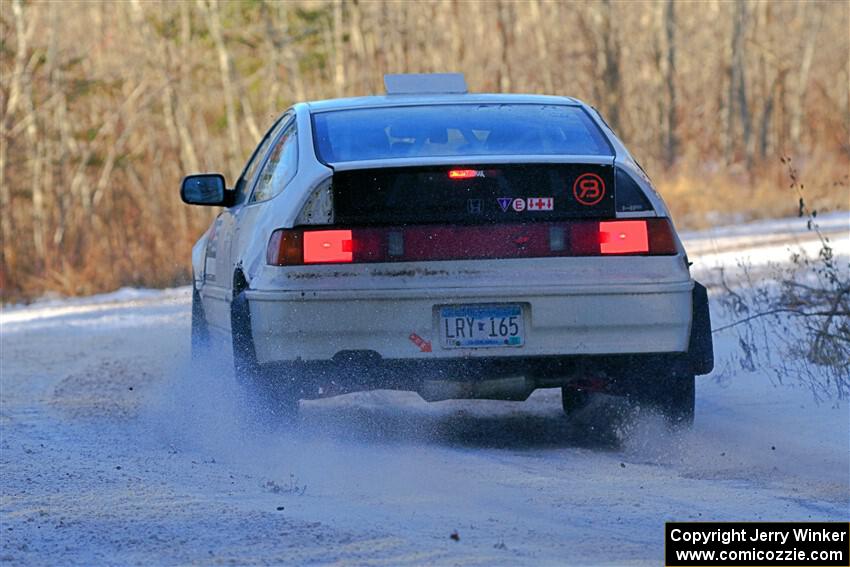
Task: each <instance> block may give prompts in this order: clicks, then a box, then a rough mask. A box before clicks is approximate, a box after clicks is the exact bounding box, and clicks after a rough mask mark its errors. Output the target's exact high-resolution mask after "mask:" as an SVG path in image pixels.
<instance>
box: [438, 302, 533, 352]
mask: <svg viewBox="0 0 850 567" xmlns="http://www.w3.org/2000/svg"><path fill="white" fill-rule="evenodd" d="M440 340H441V342H442V345H443V347H444V348H488V347H520V346H522V345H524V344H525V328H524V326H523V320H522V307H521V306H519V305H452V306H449V307H441V308H440Z"/></svg>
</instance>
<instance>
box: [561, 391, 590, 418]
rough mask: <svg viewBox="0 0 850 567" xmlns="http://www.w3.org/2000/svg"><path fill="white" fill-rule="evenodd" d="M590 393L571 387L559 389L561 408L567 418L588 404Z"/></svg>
mask: <svg viewBox="0 0 850 567" xmlns="http://www.w3.org/2000/svg"><path fill="white" fill-rule="evenodd" d="M591 398H592V392H588V391H587V390H581V389H579V388H575V387H572V386H563V387H561V406H562V407H563V408H564V413H565V414H567V415H568V416H572V415H575V414H576V413H577V412H579V411H581V410H583V409H584V408H586V407H587V405H588V404H589V403H590V400H591Z"/></svg>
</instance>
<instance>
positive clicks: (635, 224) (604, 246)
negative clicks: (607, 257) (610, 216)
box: [599, 220, 649, 254]
mask: <svg viewBox="0 0 850 567" xmlns="http://www.w3.org/2000/svg"><path fill="white" fill-rule="evenodd" d="M599 252H600V254H647V253H648V252H649V236H648V235H647V232H646V221H644V220H629V221H610V222H600V223H599Z"/></svg>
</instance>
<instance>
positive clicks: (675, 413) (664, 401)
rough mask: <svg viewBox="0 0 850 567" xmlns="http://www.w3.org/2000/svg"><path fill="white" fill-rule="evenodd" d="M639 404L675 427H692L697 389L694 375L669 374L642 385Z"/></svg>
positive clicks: (638, 397) (639, 391)
mask: <svg viewBox="0 0 850 567" xmlns="http://www.w3.org/2000/svg"><path fill="white" fill-rule="evenodd" d="M634 397H635V398H637V401H638V403H640V404H642V405H643V404H645V405H647V406H649V407H650V408H652V409H654V410H656V411H657V412H659V413H660V414H661V415H663V416H664V417H665V418H666V419H667V421H668V422H669V423H670V425H672V426H673V427H690V426H691V425H692V424H693V422H694V406H695V401H696V387H695V380H694V375H693V374H690V373H688V374H676V373H672V372H671V373H668V374H667V375H664V376H663V377H661V376H659V377H658V378H656V379H655V380H652V381H647V382H646V383H644V384H642V385H641V386H640V388H639V389H638V391H637V392H636V394H635V396H634Z"/></svg>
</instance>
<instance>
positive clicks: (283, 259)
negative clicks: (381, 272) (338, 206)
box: [266, 228, 354, 266]
mask: <svg viewBox="0 0 850 567" xmlns="http://www.w3.org/2000/svg"><path fill="white" fill-rule="evenodd" d="M353 260H354V241H353V237H352V234H351V231H350V230H308V231H303V230H291V229H284V228H280V229H277V230H275V231H274V232H272V235H271V237H269V244H268V247H267V248H266V263H267V264H269V265H272V266H300V265H303V264H341V263H347V262H352V261H353Z"/></svg>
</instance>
